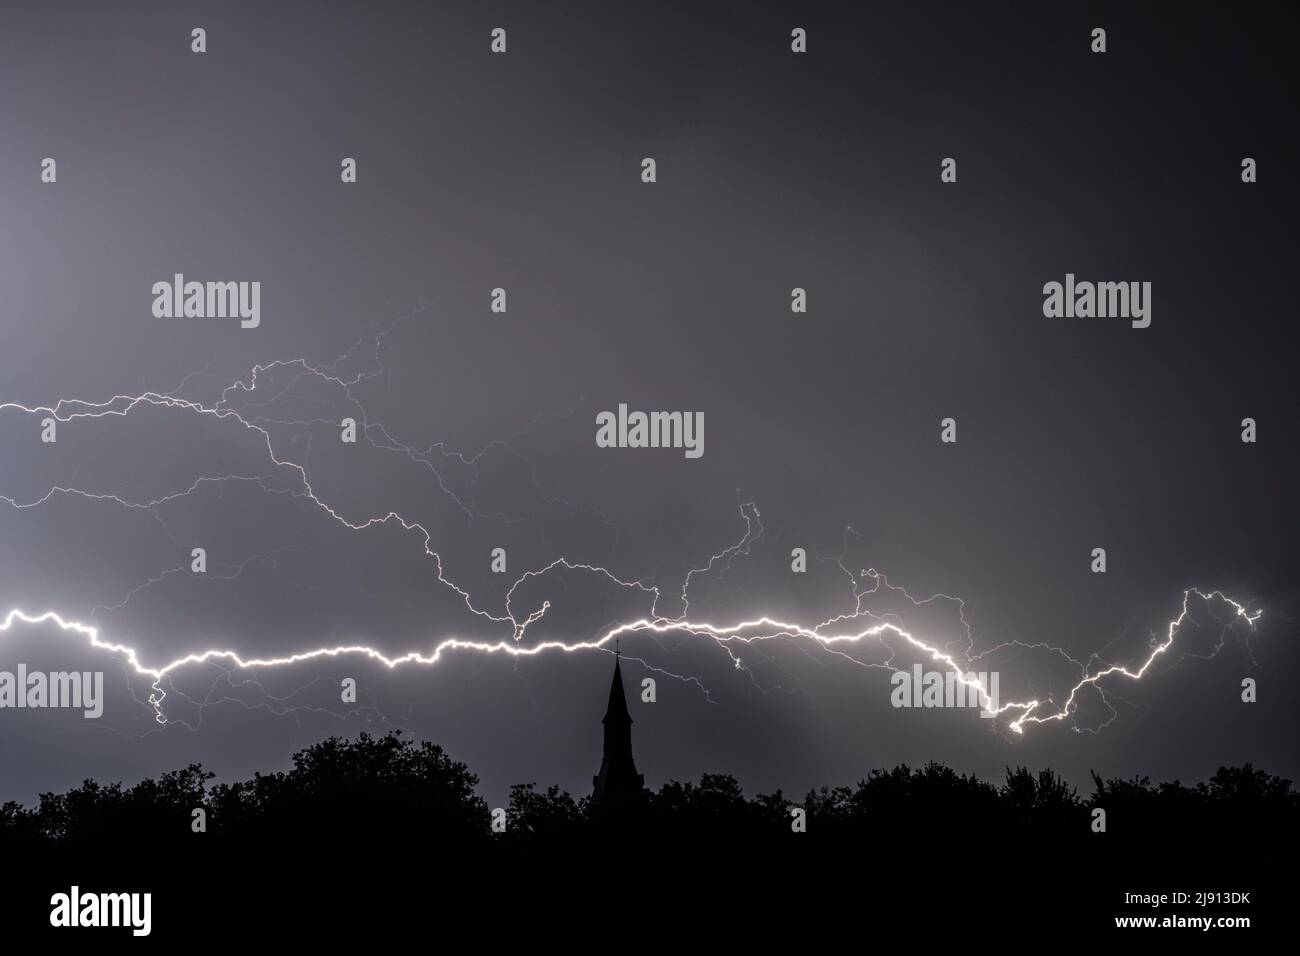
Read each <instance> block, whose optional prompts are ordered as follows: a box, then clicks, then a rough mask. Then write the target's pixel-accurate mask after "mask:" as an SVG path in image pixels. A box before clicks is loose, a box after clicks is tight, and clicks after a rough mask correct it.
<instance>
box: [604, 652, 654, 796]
mask: <svg viewBox="0 0 1300 956" xmlns="http://www.w3.org/2000/svg"><path fill="white" fill-rule="evenodd" d="M601 723H603V724H604V725H605V753H604V756H603V757H602V758H601V761H600V773H598V774H596V776H594V777H592V778H591V779H592V783H594V784H595V785H596V792H595V793H593V794H592V797H591V800H592V803H593V804H594V806H595V808H596V810H597V811H598V812H601V813H605V812H608V811H610V810H614V809H618V808H621V807H627V806H628V805H630V804H634V803H639V802H640V801H641V799H642V798H643V797H644V796H645V789H644V784H645V778H644V777H643V776H642V775H641V774H639V773H637V772H636V764H635V763H634V762H633V761H632V715H631V714H629V713H628V711H627V696H626V695H625V694H624V693H623V672H622V669H621V668H620V667H619V659H618V658H617V657H615V658H614V680H613V681H612V682H611V683H610V685H609V705H608V706H607V707H606V708H605V718H604V720H602V721H601Z"/></svg>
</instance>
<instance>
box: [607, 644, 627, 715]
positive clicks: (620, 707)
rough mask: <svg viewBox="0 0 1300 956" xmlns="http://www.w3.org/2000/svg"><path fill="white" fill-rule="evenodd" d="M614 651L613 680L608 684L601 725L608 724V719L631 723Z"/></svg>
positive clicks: (621, 673) (617, 659)
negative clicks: (607, 700)
mask: <svg viewBox="0 0 1300 956" xmlns="http://www.w3.org/2000/svg"><path fill="white" fill-rule="evenodd" d="M617 653H618V652H617V651H615V655H616V656H615V657H614V679H613V680H612V681H610V683H609V706H608V707H606V708H605V717H604V719H603V720H602V721H601V723H606V724H607V723H609V721H610V718H611V717H612V718H613V719H614V720H617V721H620V722H626V723H629V724H630V723H632V715H631V714H630V713H628V710H627V694H625V693H624V692H623V669H622V668H621V667H620V666H619V662H620V660H621V658H619V657H618V656H617Z"/></svg>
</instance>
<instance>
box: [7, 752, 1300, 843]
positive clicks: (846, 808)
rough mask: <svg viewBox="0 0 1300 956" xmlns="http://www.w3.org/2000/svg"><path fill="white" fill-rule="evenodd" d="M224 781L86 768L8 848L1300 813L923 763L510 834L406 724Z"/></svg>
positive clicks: (1236, 839) (974, 834)
mask: <svg viewBox="0 0 1300 956" xmlns="http://www.w3.org/2000/svg"><path fill="white" fill-rule="evenodd" d="M213 779H214V775H213V774H212V773H211V772H208V771H205V770H204V769H203V768H202V767H201V766H200V765H198V764H194V765H191V766H188V767H186V768H184V769H182V770H176V771H172V772H169V773H164V774H162V775H161V776H159V777H158V778H157V779H147V780H143V781H141V782H140V783H138V784H135V785H134V786H130V787H123V786H122V785H121V784H120V783H113V784H107V785H106V784H101V783H97V782H95V781H93V780H86V781H85V782H84V783H83V784H82V785H81V786H80V787H77V788H75V789H72V790H69V791H67V792H65V793H43V794H41V795H40V798H39V800H38V801H37V802H36V804H35V805H34V806H32V807H25V806H23V805H21V804H19V803H16V802H9V803H5V804H4V805H3V806H2V807H0V847H3V848H4V849H6V850H12V849H15V848H22V847H26V848H29V849H32V848H36V847H40V846H47V847H62V848H66V849H87V848H95V847H104V848H113V847H120V846H132V847H140V846H148V847H152V848H157V849H163V848H167V847H174V846H176V845H178V844H186V843H187V841H195V840H203V841H208V842H207V843H205V844H204V846H205V849H209V848H210V849H217V848H226V849H233V850H236V851H245V850H248V849H250V848H254V847H256V848H265V847H267V846H273V845H282V846H283V845H292V844H294V843H304V844H318V843H319V842H320V841H322V840H328V839H331V838H332V837H334V836H337V835H342V836H344V837H346V838H347V839H348V840H350V841H353V842H355V843H356V844H357V845H364V843H365V842H366V841H367V840H368V839H371V838H379V839H384V840H391V838H392V836H393V834H394V833H395V832H396V833H398V834H400V838H401V840H402V842H403V844H405V845H408V846H419V845H424V844H430V843H436V844H437V845H438V846H439V847H441V848H443V849H446V848H448V847H452V846H456V845H463V846H472V847H479V848H487V847H489V846H492V845H496V846H502V847H511V846H513V847H526V846H530V845H537V844H546V843H566V844H580V843H582V842H584V841H587V842H593V843H599V842H601V841H603V840H605V839H606V838H607V836H608V834H609V833H610V831H621V832H625V833H636V834H648V835H653V836H654V837H655V838H656V839H657V840H667V841H672V840H678V841H689V842H690V843H691V844H692V845H696V846H701V845H708V844H709V843H710V842H713V843H724V842H727V841H731V842H736V841H759V842H761V843H762V844H763V845H765V846H769V847H770V846H774V845H779V844H782V843H784V844H786V845H794V844H795V843H802V844H807V845H813V844H816V845H819V846H821V847H822V848H828V847H829V848H834V847H841V848H842V847H846V846H852V845H854V844H855V843H860V842H861V841H863V840H874V839H876V838H878V837H880V836H881V835H882V834H903V835H906V834H911V835H915V836H916V838H917V839H920V840H922V841H924V842H926V843H927V844H930V843H933V842H934V841H939V842H940V843H942V842H943V841H952V842H951V847H952V849H953V850H954V851H955V852H957V853H958V854H962V853H967V852H975V851H976V850H977V848H978V852H980V853H992V854H994V855H996V854H997V853H999V852H1004V853H1012V852H1020V851H1021V850H1022V849H1023V848H1027V847H1029V848H1032V847H1041V846H1044V845H1047V844H1048V843H1053V844H1057V845H1060V844H1062V843H1064V844H1066V845H1067V846H1073V847H1075V848H1077V849H1078V850H1079V851H1080V853H1081V854H1082V856H1081V859H1086V858H1087V857H1089V856H1093V855H1095V852H1096V851H1099V850H1100V851H1102V852H1104V854H1105V856H1106V857H1107V858H1108V859H1113V858H1114V856H1115V854H1121V855H1122V854H1128V855H1130V856H1137V855H1140V854H1144V853H1150V852H1153V850H1155V849H1158V850H1159V851H1160V852H1161V853H1163V854H1165V855H1166V856H1168V855H1169V854H1173V856H1175V857H1180V856H1182V857H1187V858H1195V859H1197V860H1205V859H1211V858H1213V859H1221V860H1227V859H1232V858H1233V857H1239V856H1240V855H1241V854H1242V853H1248V854H1250V855H1252V859H1254V860H1256V861H1258V860H1259V858H1260V856H1261V854H1262V855H1264V856H1271V855H1272V854H1274V853H1276V852H1278V848H1283V847H1289V846H1293V845H1294V838H1295V836H1296V834H1297V826H1296V822H1297V819H1298V818H1300V813H1298V812H1297V811H1298V810H1300V795H1298V794H1297V793H1296V792H1295V791H1294V790H1293V789H1292V784H1291V781H1289V780H1284V779H1281V778H1278V777H1276V776H1272V775H1269V774H1267V773H1265V772H1263V771H1260V770H1256V769H1254V768H1252V767H1251V766H1250V765H1246V766H1243V767H1224V768H1220V769H1219V770H1218V771H1217V772H1216V773H1215V774H1214V775H1213V776H1212V777H1211V778H1210V779H1209V780H1208V781H1205V782H1202V783H1197V784H1194V785H1191V786H1187V785H1183V784H1181V783H1178V782H1176V781H1175V782H1168V783H1159V784H1153V783H1152V782H1151V781H1150V780H1148V779H1147V778H1145V777H1138V778H1133V779H1128V780H1124V779H1118V778H1112V779H1107V780H1104V779H1102V778H1101V777H1100V776H1098V775H1096V774H1094V775H1093V792H1092V793H1091V794H1090V795H1088V796H1082V795H1080V794H1079V793H1078V792H1077V790H1076V789H1075V788H1074V787H1072V786H1070V785H1069V784H1068V783H1066V782H1065V781H1064V780H1062V779H1061V778H1060V776H1058V775H1057V774H1056V773H1054V772H1053V771H1051V770H1043V771H1041V772H1039V773H1037V774H1034V773H1031V772H1030V771H1029V770H1027V769H1025V768H1023V767H1018V768H1015V769H1011V768H1008V769H1007V772H1006V779H1005V780H1004V781H1003V782H1001V783H999V784H996V785H995V784H992V783H989V782H986V781H984V780H981V779H978V778H977V777H974V776H971V775H962V774H958V773H956V772H955V771H953V770H952V769H951V768H949V767H946V766H943V765H940V764H937V763H928V764H926V765H925V766H923V767H920V768H910V767H907V766H899V767H895V768H894V769H892V770H872V771H871V772H870V773H868V774H867V775H866V776H865V777H864V778H862V779H861V780H860V781H859V782H858V783H857V784H856V785H854V786H840V787H833V788H828V787H822V788H820V789H814V790H811V791H809V792H808V793H807V794H806V795H804V797H803V798H802V799H799V800H796V799H792V798H791V797H789V796H787V795H785V794H783V793H782V792H781V791H779V790H778V791H776V792H775V793H770V794H757V795H755V796H752V797H751V796H746V794H745V793H744V791H743V790H742V788H741V786H740V784H739V783H738V782H737V781H736V779H735V778H734V777H731V776H728V775H726V774H704V775H703V776H702V777H701V778H700V780H699V781H698V782H679V781H676V780H674V781H670V782H668V783H665V784H663V785H662V786H660V787H659V788H658V789H657V790H654V789H646V790H645V791H643V793H642V794H641V799H639V800H634V801H632V802H630V803H628V804H626V805H624V806H621V807H618V808H617V812H613V811H611V810H610V809H609V808H605V811H606V812H603V813H602V812H598V810H599V809H600V808H597V807H595V806H593V803H592V801H591V799H590V798H589V797H585V796H579V797H574V796H573V795H571V794H569V793H568V792H566V791H564V790H562V789H561V788H559V787H557V786H550V787H547V788H546V789H539V788H538V787H537V786H536V785H535V784H532V783H527V784H518V785H516V786H514V787H512V788H511V791H510V799H509V803H508V805H507V807H505V808H504V809H505V811H506V815H505V820H504V830H502V831H501V832H494V830H493V826H492V823H493V814H492V809H491V808H490V807H489V806H488V804H487V802H486V801H485V800H484V799H483V798H482V797H480V796H479V795H478V794H477V792H476V790H475V787H476V785H477V783H478V778H477V776H475V774H474V773H472V772H471V771H470V769H469V768H468V767H467V766H466V765H465V764H464V763H461V762H458V761H456V760H453V759H452V758H451V757H449V756H448V755H447V754H446V753H445V752H444V751H443V749H442V748H441V747H439V746H437V745H436V744H433V743H430V742H427V741H424V742H420V743H417V742H415V741H414V740H412V739H410V738H409V737H405V736H403V735H402V734H401V733H400V732H393V733H388V734H386V735H383V736H372V735H369V734H365V733H363V734H361V735H360V736H359V737H357V738H356V739H355V740H347V739H342V738H338V737H331V738H329V739H327V740H324V741H322V742H320V743H317V744H313V745H312V746H309V747H307V748H305V749H303V750H300V751H298V752H297V753H295V754H294V755H293V761H292V768H291V769H289V770H287V771H283V772H276V773H269V774H263V773H257V774H255V775H254V776H253V778H252V779H250V780H242V781H236V782H233V783H213ZM796 808H799V809H802V810H803V812H804V814H805V827H806V832H804V833H803V834H798V833H797V832H796V828H795V827H794V826H793V821H794V811H795V809H796ZM196 809H202V810H203V814H204V822H205V832H203V833H196V832H195V830H194V820H195V813H194V811H195V810H196ZM1097 809H1102V810H1104V811H1105V824H1106V825H1105V831H1104V833H1099V832H1097V830H1096V815H1095V814H1094V812H1093V811H1095V810H1097ZM498 823H499V824H500V821H498ZM791 837H794V838H795V839H794V840H791V839H790V838H791ZM193 846H194V844H193V843H192V842H189V847H190V848H192V847H193Z"/></svg>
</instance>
